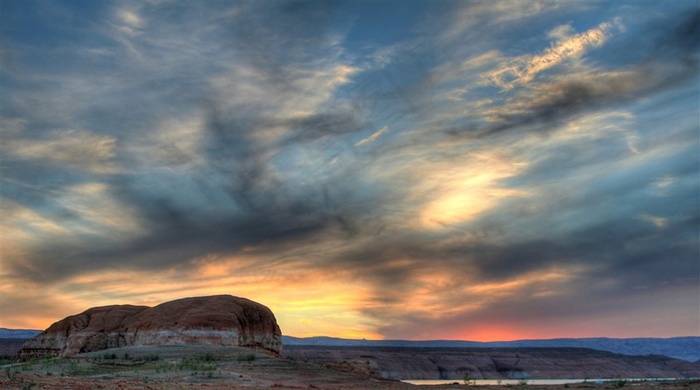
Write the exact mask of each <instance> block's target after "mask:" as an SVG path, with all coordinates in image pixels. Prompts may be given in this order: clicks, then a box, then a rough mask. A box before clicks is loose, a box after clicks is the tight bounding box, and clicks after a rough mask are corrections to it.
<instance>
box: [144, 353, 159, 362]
mask: <svg viewBox="0 0 700 390" xmlns="http://www.w3.org/2000/svg"><path fill="white" fill-rule="evenodd" d="M142 360H145V361H147V362H157V361H158V360H160V355H158V354H153V355H146V356H144V357H143V358H142Z"/></svg>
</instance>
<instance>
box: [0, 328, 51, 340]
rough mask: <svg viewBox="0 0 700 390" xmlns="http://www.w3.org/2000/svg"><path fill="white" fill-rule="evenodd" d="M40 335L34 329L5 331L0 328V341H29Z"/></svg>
mask: <svg viewBox="0 0 700 390" xmlns="http://www.w3.org/2000/svg"><path fill="white" fill-rule="evenodd" d="M39 333H41V331H40V330H35V329H7V328H0V339H31V338H32V337H34V336H36V335H38V334H39Z"/></svg>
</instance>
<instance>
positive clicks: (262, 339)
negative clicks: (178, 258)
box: [19, 295, 282, 358]
mask: <svg viewBox="0 0 700 390" xmlns="http://www.w3.org/2000/svg"><path fill="white" fill-rule="evenodd" d="M172 344H214V345H229V346H241V347H249V348H254V349H260V350H265V351H269V352H272V353H274V354H279V353H280V351H281V349H282V334H281V332H280V328H279V326H278V325H277V321H276V319H275V316H274V314H273V313H272V311H270V309H268V308H267V307H265V306H263V305H261V304H259V303H256V302H253V301H251V300H248V299H245V298H239V297H234V296H230V295H216V296H209V297H195V298H183V299H178V300H175V301H171V302H166V303H163V304H160V305H158V306H156V307H152V308H151V307H147V306H132V305H114V306H103V307H95V308H92V309H88V310H86V311H85V312H83V313H81V314H77V315H73V316H69V317H66V318H64V319H63V320H61V321H58V322H56V323H54V324H53V325H51V326H50V327H49V328H48V329H46V330H45V331H44V332H43V333H41V334H39V335H37V336H36V337H34V338H33V339H31V340H29V341H27V342H26V343H25V344H24V345H23V347H22V350H21V351H20V353H19V357H20V358H27V357H31V356H41V355H53V356H70V355H74V354H77V353H80V352H91V351H99V350H102V349H107V348H115V347H123V346H129V345H172Z"/></svg>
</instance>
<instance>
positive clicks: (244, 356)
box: [236, 353, 256, 362]
mask: <svg viewBox="0 0 700 390" xmlns="http://www.w3.org/2000/svg"><path fill="white" fill-rule="evenodd" d="M255 359H256V356H255V354H254V353H241V354H239V355H238V356H237V357H236V360H237V361H239V362H254V361H255Z"/></svg>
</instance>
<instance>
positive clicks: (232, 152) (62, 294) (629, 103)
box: [0, 1, 700, 340]
mask: <svg viewBox="0 0 700 390" xmlns="http://www.w3.org/2000/svg"><path fill="white" fill-rule="evenodd" d="M1 7H2V9H0V20H2V22H3V23H2V26H3V27H2V36H1V39H0V45H1V51H0V54H1V59H2V68H1V70H2V73H1V78H0V83H1V86H2V90H3V93H2V94H0V125H1V126H2V134H1V137H2V144H1V145H0V157H1V158H2V164H1V168H0V180H1V187H0V190H1V192H2V203H0V213H1V215H0V216H1V218H0V228H1V229H2V231H1V234H0V244H1V245H2V247H1V253H0V254H1V255H2V269H1V270H0V278H2V285H1V286H0V294H1V297H2V312H1V313H0V314H1V316H0V321H1V323H0V326H6V327H33V328H44V327H46V326H48V325H49V324H50V323H51V322H52V321H55V320H58V319H60V318H62V317H63V316H66V315H68V314H72V313H74V312H76V311H80V310H84V309H85V308H86V307H88V306H95V305H102V304H111V303H127V302H128V303H134V304H155V303H158V302H162V301H165V300H168V299H174V298H177V297H182V296H193V295H206V294H214V293H230V294H234V295H240V296H245V297H247V298H251V299H254V300H257V301H260V302H262V303H264V304H266V305H268V306H270V307H271V308H272V309H273V311H274V312H275V313H276V315H277V316H278V319H279V321H280V324H281V327H282V330H283V332H284V333H285V334H291V335H296V336H310V335H320V334H323V335H330V336H341V337H357V338H361V337H367V338H414V339H420V338H461V339H480V340H495V339H514V338H533V337H542V338H546V337H577V336H581V337H582V336H613V337H614V336H618V337H633V336H676V335H697V334H698V332H700V328H698V316H700V312H699V311H698V310H699V309H698V308H699V307H700V295H698V289H699V288H700V278H699V275H700V265H699V264H698V261H697V259H698V257H700V251H699V249H698V248H700V242H699V240H698V234H697V232H698V229H699V228H700V200H699V199H698V193H699V191H700V179H699V175H698V174H699V173H700V172H699V171H700V166H699V165H698V161H700V136H699V134H700V131H699V128H698V117H699V115H700V111H699V110H698V105H697V102H698V99H699V98H700V89H699V88H698V85H699V84H698V64H699V61H698V59H699V57H700V54H699V53H700V50H699V49H700V32H699V31H698V26H699V25H700V9H698V7H697V4H695V3H693V2H682V1H681V2H674V3H664V4H663V5H661V4H651V3H644V4H642V3H639V4H632V3H624V4H617V3H591V4H586V3H567V2H564V3H552V2H534V1H531V2H481V1H475V2H470V1H465V2H456V3H453V2H437V3H435V2H424V3H423V2H421V3H411V6H406V5H403V3H401V2H372V3H355V2H325V1H320V2H307V1H304V2H253V1H250V2H249V1H243V2H217V3H212V2H201V3H198V2H178V1H175V2H170V1H167V2H128V1H127V2H96V3H74V2H52V3H45V2H34V1H25V2H4V3H2V4H1ZM27 291H41V293H40V294H39V293H29V294H28V293H27ZM650 318H653V319H654V320H653V321H650V320H649V319H650Z"/></svg>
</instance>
